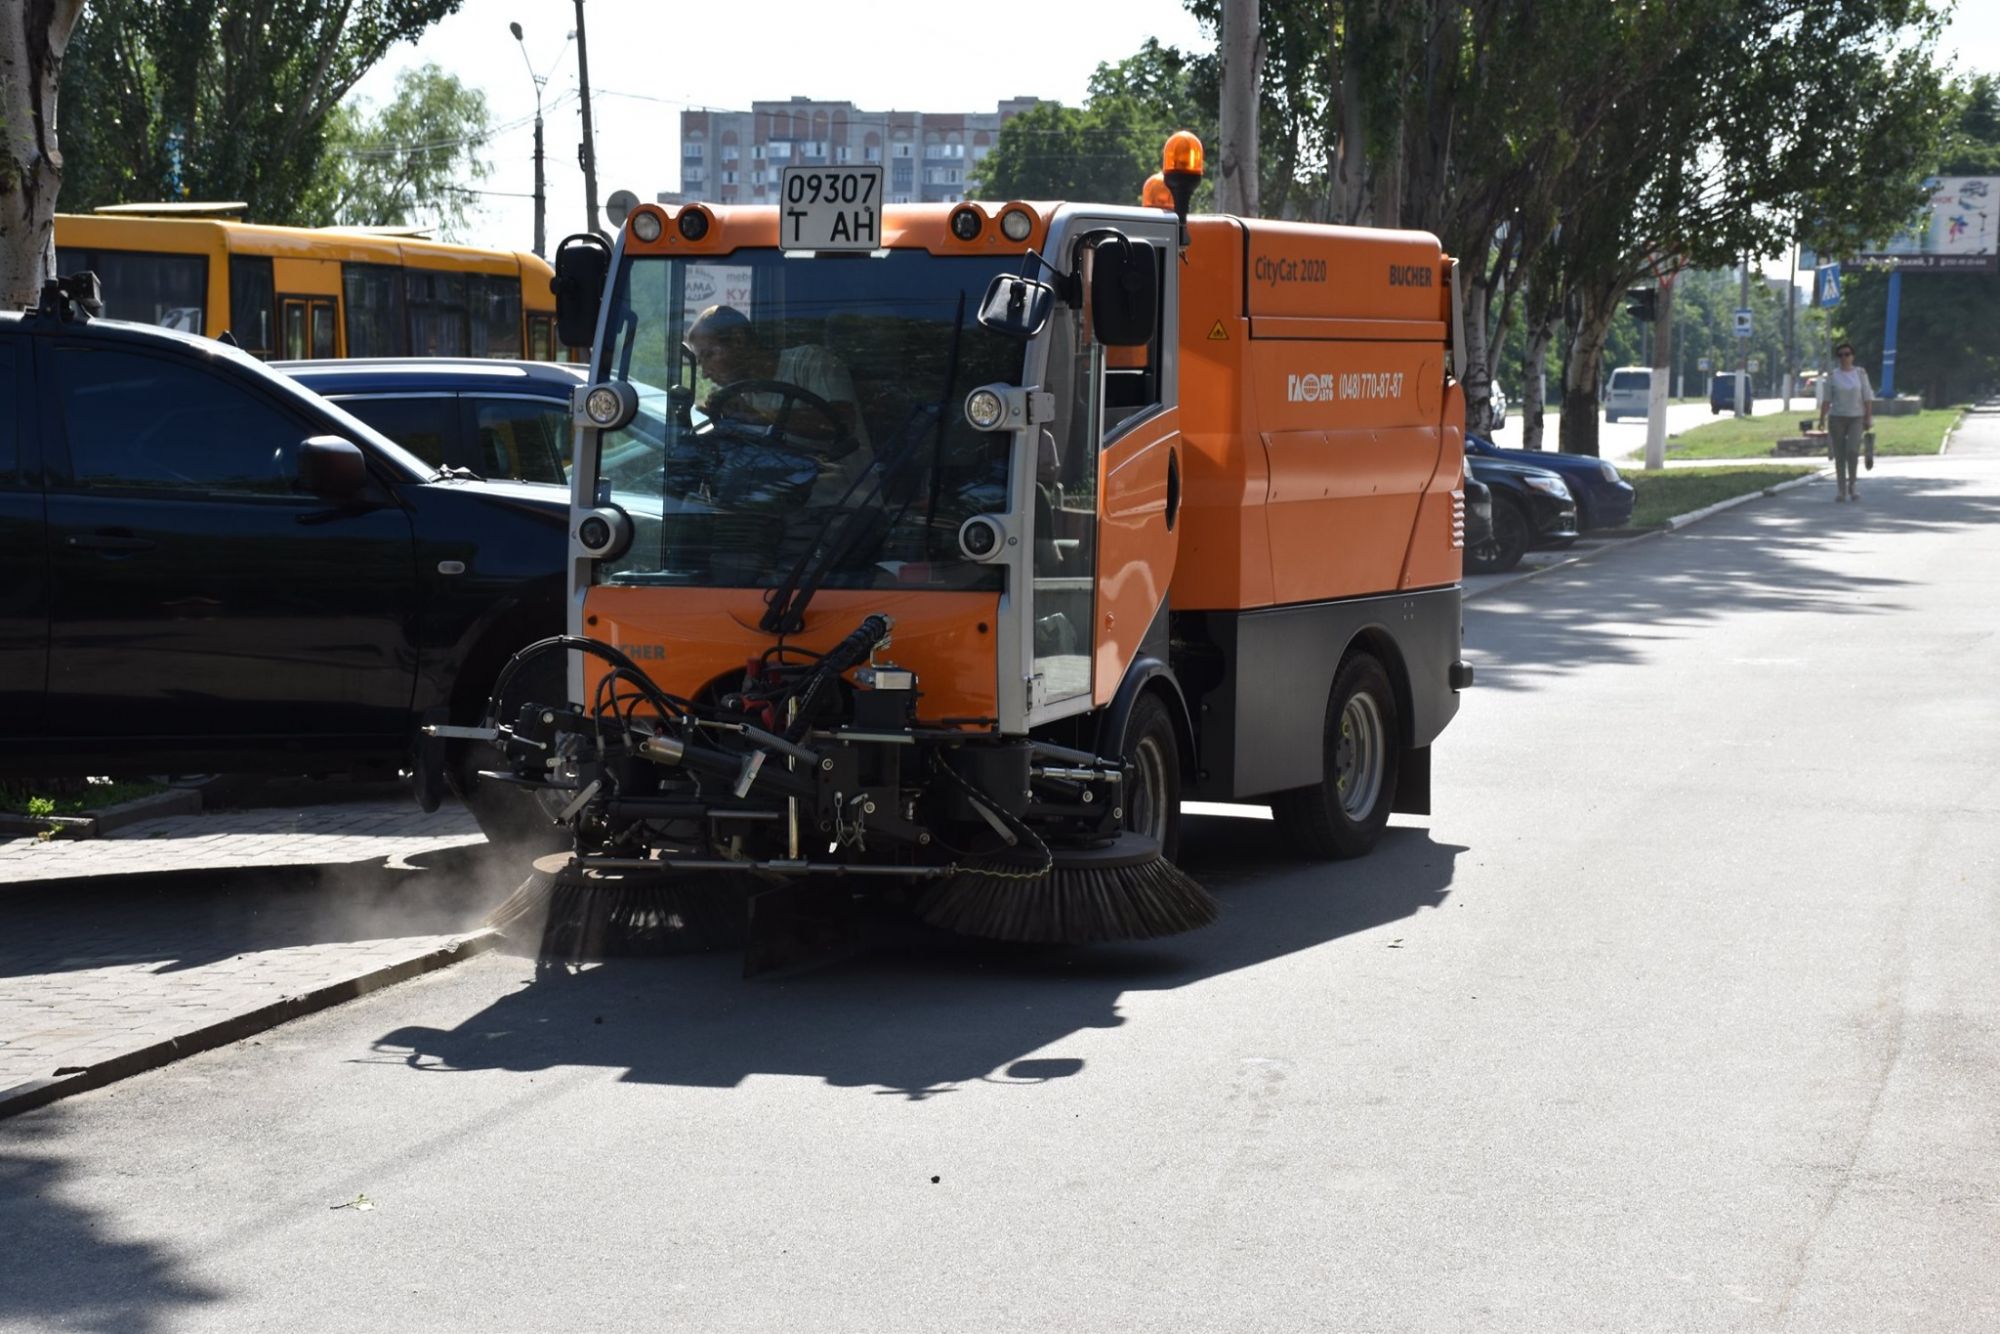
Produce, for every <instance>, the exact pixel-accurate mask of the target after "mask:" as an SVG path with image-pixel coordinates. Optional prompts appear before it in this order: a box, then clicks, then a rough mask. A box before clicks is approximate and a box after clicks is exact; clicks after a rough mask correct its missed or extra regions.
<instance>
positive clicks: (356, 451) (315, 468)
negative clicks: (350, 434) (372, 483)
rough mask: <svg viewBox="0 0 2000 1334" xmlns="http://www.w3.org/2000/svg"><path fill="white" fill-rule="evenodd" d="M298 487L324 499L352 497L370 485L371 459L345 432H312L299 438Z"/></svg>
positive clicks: (348, 498) (350, 498)
mask: <svg viewBox="0 0 2000 1334" xmlns="http://www.w3.org/2000/svg"><path fill="white" fill-rule="evenodd" d="M298 474H299V489H300V490H302V491H305V492H307V493H309V494H311V495H315V496H319V497H321V498H322V499H325V500H352V499H353V498H354V497H355V496H357V495H359V494H361V491H362V489H363V488H364V487H366V486H367V485H368V461H367V460H366V459H365V458H363V457H362V455H361V448H360V446H358V445H356V444H355V443H354V442H353V441H352V440H349V439H347V438H346V437H345V436H338V435H312V436H307V437H306V438H305V439H304V440H302V441H300V442H299V459H298Z"/></svg>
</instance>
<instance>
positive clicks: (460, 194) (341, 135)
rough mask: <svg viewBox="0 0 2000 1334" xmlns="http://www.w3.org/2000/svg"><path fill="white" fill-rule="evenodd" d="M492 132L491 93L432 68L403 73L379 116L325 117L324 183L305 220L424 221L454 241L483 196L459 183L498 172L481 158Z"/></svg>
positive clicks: (348, 110) (351, 110)
mask: <svg viewBox="0 0 2000 1334" xmlns="http://www.w3.org/2000/svg"><path fill="white" fill-rule="evenodd" d="M488 129H489V121H488V117H487V113H486V95H485V94H484V93H482V92H480V91H479V90H478V89H477V88H468V87H466V86H465V85H464V84H462V83H460V82H459V81H458V79H456V78H455V77H453V76H452V75H450V74H447V73H445V72H444V71H443V70H442V69H440V68H438V67H437V66H436V65H434V64H425V65H423V66H420V67H419V68H416V69H409V70H404V71H402V72H401V73H399V74H398V75H397V76H396V91H395V95H394V97H392V98H391V99H390V101H389V104H388V105H387V106H385V107H383V108H382V109H381V110H380V111H379V112H377V113H375V114H374V115H372V116H371V115H369V114H368V112H367V110H366V109H365V108H363V107H358V106H355V105H353V104H351V103H342V104H341V105H340V106H339V107H336V108H335V109H334V111H333V113H332V114H331V115H330V116H328V117H327V128H326V151H325V157H324V158H323V159H322V161H323V167H322V170H321V172H320V179H319V182H318V183H317V185H316V187H315V189H314V191H313V193H312V194H311V195H310V196H309V197H308V198H307V199H306V200H305V201H304V204H303V206H302V212H303V214H304V217H303V218H302V219H301V220H302V221H304V222H307V223H309V224H312V225H315V226H326V225H329V224H340V225H343V226H351V227H352V226H361V227H390V226H409V225H412V224H417V223H424V224H428V225H430V226H433V227H435V228H436V229H437V230H438V232H439V233H440V234H441V235H442V236H443V237H444V238H445V239H446V240H453V239H456V238H457V237H458V236H459V235H461V234H463V232H464V230H465V225H466V222H467V219H468V217H469V215H470V214H472V213H474V212H476V211H477V208H478V205H477V199H478V196H477V193H476V192H474V191H471V190H469V189H467V188H466V187H465V186H464V185H463V184H461V183H462V182H465V181H478V180H483V179H484V178H485V177H486V176H487V175H488V174H489V173H490V172H491V171H492V167H491V166H490V165H489V164H488V163H487V161H486V160H485V159H484V158H483V157H481V156H480V152H479V150H480V149H481V148H482V147H483V146H484V145H485V142H486V137H487V133H488Z"/></svg>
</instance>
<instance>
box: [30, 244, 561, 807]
mask: <svg viewBox="0 0 2000 1334" xmlns="http://www.w3.org/2000/svg"><path fill="white" fill-rule="evenodd" d="M68 287H69V290H68V291H67V292H64V293H62V294H60V295H59V294H57V293H53V292H52V293H51V294H50V295H48V296H46V297H45V298H44V299H43V301H42V303H41V305H40V307H39V308H38V309H37V310H35V311H33V312H30V313H27V314H12V313H6V314H0V569H5V570H6V571H7V574H8V577H7V579H6V580H5V581H4V583H0V773H5V774H7V775H9V776H14V777H41V776H56V775H74V774H109V775H132V774H152V773H172V772H179V773H193V772H217V771H262V772H279V773H343V772H344V773H358V772H372V773H382V772H390V773H393V772H395V771H396V770H397V769H399V768H403V767H406V766H410V765H411V763H412V758H413V754H414V752H415V748H416V741H417V738H418V736H419V727H420V724H421V723H422V722H424V721H425V720H427V719H428V720H430V721H450V722H455V723H461V724H470V723H473V722H475V721H477V718H478V716H479V714H480V713H481V711H482V709H483V707H484V705H485V702H486V697H487V694H488V691H489V688H490V687H491V685H492V683H493V680H494V677H495V676H496V674H497V673H498V672H499V670H500V667H501V665H502V664H503V663H505V662H506V661H507V659H508V658H509V657H510V656H511V655H512V654H513V653H514V652H515V651H516V650H517V649H519V648H521V647H522V646H523V645H525V644H527V643H530V642H531V641H533V640H536V639H540V638H543V637H545V636H548V635H551V634H557V633H560V632H561V631H562V629H563V627H564V624H565V614H564V606H565V599H564V583H563V579H564V576H563V560H564V557H565V553H566V551H567V549H568V548H567V526H568V503H567V496H566V495H565V494H564V493H562V492H561V491H558V490H556V489H555V488H553V487H549V486H545V485H528V484H522V483H512V482H480V481H474V480H469V479H468V478H467V477H465V476H464V475H463V474H461V473H457V472H454V471H451V470H449V469H443V468H439V467H434V466H432V465H431V464H429V463H426V462H425V461H423V460H421V459H419V458H417V457H416V456H414V455H412V454H411V453H410V452H409V451H407V450H405V449H403V448H401V447H400V446H398V445H397V444H395V443H394V442H393V441H391V440H389V439H387V438H386V437H384V436H383V435H381V434H380V433H379V432H377V431H376V430H374V429H373V428H372V427H370V426H368V425H367V424H366V423H365V422H363V421H361V420H360V419H359V418H357V417H355V416H354V415H352V414H351V413H349V412H347V411H346V410H345V409H343V408H341V407H340V406H339V405H337V404H333V403H329V402H328V401H327V400H325V399H323V398H321V397H319V396H317V395H315V394H313V393H310V392H309V391H307V390H306V389H305V388H303V387H302V386H301V385H299V384H298V383H297V382H295V381H294V380H292V379H290V378H289V377H287V376H284V375H281V374H279V373H277V372H276V371H273V370H271V369H270V368H269V367H267V366H265V365H263V364H262V363H260V362H258V361H256V360H254V359H253V358H251V357H250V356H248V355H247V354H245V353H243V352H241V351H239V350H237V349H236V348H234V347H232V346H229V345H225V344H223V343H220V342H210V341H204V340H201V339H197V338H194V337H191V336H188V335H185V334H180V333H174V332H170V331H168V330H164V329H160V328H155V327H151V326H146V325H137V324H126V323H122V322H119V321H114V320H106V319H92V318H91V317H90V316H89V314H88V313H87V310H88V307H87V305H86V304H85V301H84V299H83V298H84V296H85V294H86V289H85V288H83V287H80V286H77V285H75V284H74V280H71V283H70V284H68ZM524 675H532V669H531V670H530V672H529V673H524ZM535 684H538V683H529V682H524V683H523V688H524V689H529V687H530V686H532V685H535ZM529 693H532V690H531V689H529ZM539 697H542V698H546V696H539ZM479 758H480V757H479V756H478V755H477V754H475V753H474V752H472V751H470V750H469V749H467V748H466V747H465V746H463V745H462V744H460V745H454V746H453V747H452V748H451V749H450V750H449V751H448V752H447V754H446V755H445V759H446V760H447V761H448V766H449V769H448V772H449V775H450V777H451V779H452V781H454V782H455V784H456V785H458V786H459V787H460V788H461V789H462V791H463V792H464V794H465V797H466V800H467V804H468V805H469V806H470V807H471V808H472V811H473V813H474V814H475V815H476V816H477V817H478V819H479V821H480V823H481V825H482V826H483V827H484V828H486V829H487V831H488V832H489V834H491V835H492V836H494V837H495V838H496V839H499V840H502V841H507V842H513V843H517V844H520V843H530V844H531V843H533V842H535V841H536V839H537V837H538V836H539V835H540V833H541V827H542V826H545V825H546V822H545V821H542V822H537V821H535V820H534V819H533V818H532V813H530V812H526V811H524V810H523V808H522V806H521V802H522V800H523V798H522V797H521V796H520V795H519V793H518V791H517V790H514V789H509V788H505V787H502V786H500V785H485V784H480V783H479V782H478V780H477V777H476V769H477V765H478V761H479ZM429 791H430V792H431V793H432V794H434V793H435V788H431V789H429Z"/></svg>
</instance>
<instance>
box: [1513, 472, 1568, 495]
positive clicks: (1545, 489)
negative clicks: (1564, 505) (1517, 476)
mask: <svg viewBox="0 0 2000 1334" xmlns="http://www.w3.org/2000/svg"><path fill="white" fill-rule="evenodd" d="M1521 480H1522V481H1524V482H1526V483H1527V484H1528V485H1529V486H1531V487H1533V488H1534V489H1535V490H1537V491H1540V492H1541V493H1542V494H1544V495H1550V496H1554V497H1555V498H1556V499H1557V500H1568V499H1569V498H1570V496H1569V488H1568V487H1567V486H1564V485H1563V479H1562V478H1560V477H1523V478H1522V479H1521Z"/></svg>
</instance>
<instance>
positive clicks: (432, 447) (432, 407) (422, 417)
mask: <svg viewBox="0 0 2000 1334" xmlns="http://www.w3.org/2000/svg"><path fill="white" fill-rule="evenodd" d="M336 401H337V402H338V403H339V404H340V406H341V407H343V408H346V409H347V410H348V411H349V412H351V413H353V414H354V415H355V416H357V417H359V418H361V420H362V421H365V422H367V423H368V424H369V425H370V426H372V427H374V428H375V429H376V430H378V431H380V432H381V433H382V434H383V435H386V436H388V437H389V438H390V439H391V440H394V441H395V442H396V443H397V444H399V445H401V446H402V447H403V448H404V449H407V450H409V451H410V452H411V453H412V454H415V455H416V456H417V457H418V458H420V459H422V460H423V461H424V462H425V463H428V464H430V465H431V466H432V467H436V466H438V465H439V464H442V463H443V462H444V450H445V442H446V441H448V440H449V439H451V433H452V432H451V424H452V419H453V417H454V416H455V415H456V414H457V412H458V400H456V399H453V398H343V399H338V400H336Z"/></svg>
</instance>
